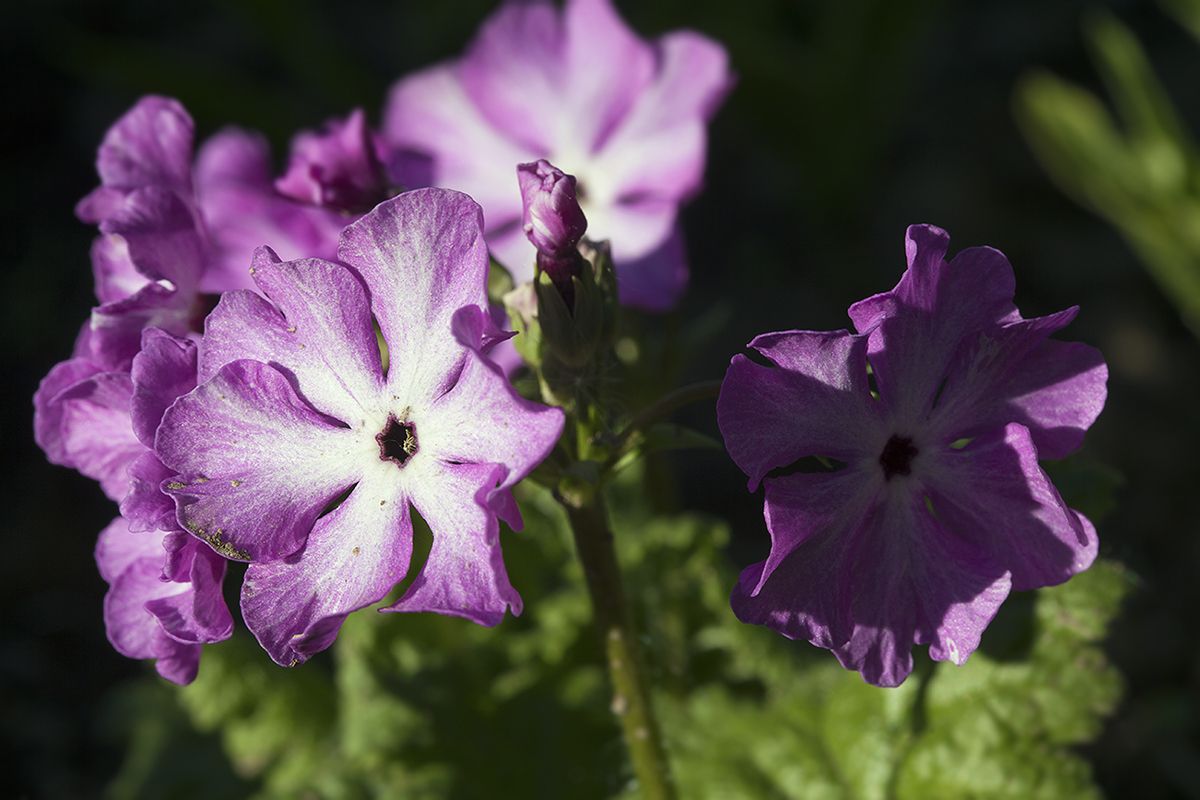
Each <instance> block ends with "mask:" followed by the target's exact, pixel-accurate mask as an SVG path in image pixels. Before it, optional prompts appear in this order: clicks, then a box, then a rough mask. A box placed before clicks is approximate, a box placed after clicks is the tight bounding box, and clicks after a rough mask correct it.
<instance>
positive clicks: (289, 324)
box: [201, 247, 383, 424]
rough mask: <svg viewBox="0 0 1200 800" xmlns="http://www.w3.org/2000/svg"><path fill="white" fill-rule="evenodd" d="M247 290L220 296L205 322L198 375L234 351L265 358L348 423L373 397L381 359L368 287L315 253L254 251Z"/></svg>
mask: <svg viewBox="0 0 1200 800" xmlns="http://www.w3.org/2000/svg"><path fill="white" fill-rule="evenodd" d="M253 272H254V280H255V282H256V283H257V284H258V287H259V289H260V290H261V292H262V293H263V294H265V295H266V296H267V297H269V298H270V299H271V302H272V303H274V304H275V306H276V308H272V307H271V306H270V305H269V304H268V303H266V302H265V301H263V300H262V298H261V297H258V296H257V295H254V294H251V293H249V292H229V293H226V294H225V296H223V297H222V298H221V302H220V303H219V304H218V305H217V308H216V309H214V310H213V312H212V313H211V314H210V315H209V318H208V321H207V323H206V325H205V334H204V348H203V353H202V356H201V377H202V378H205V379H207V377H209V376H211V375H213V374H215V373H216V372H217V371H218V370H219V369H220V368H221V367H222V366H224V365H225V364H228V363H230V362H233V361H236V360H238V359H252V360H254V361H260V362H263V363H270V364H271V365H272V366H274V367H275V368H276V369H278V370H279V371H281V372H282V373H284V374H285V375H287V376H288V379H289V380H290V382H291V383H292V387H293V388H294V389H295V390H296V392H297V394H299V395H300V396H301V397H303V398H304V399H305V400H307V401H308V402H309V403H310V404H312V406H313V407H314V408H315V409H317V410H318V411H321V412H322V413H325V414H329V415H330V416H332V417H334V418H335V419H338V420H340V421H342V422H345V423H347V424H353V423H355V422H357V421H358V420H359V419H360V417H361V416H362V413H363V409H365V408H375V407H376V406H377V405H378V398H379V392H380V388H381V386H382V379H381V376H382V374H383V366H382V363H381V361H380V353H379V343H378V341H377V340H376V338H375V330H374V327H373V326H372V324H371V308H370V305H369V303H368V301H367V293H366V288H365V287H364V286H363V284H362V281H361V280H360V279H359V278H358V276H357V275H355V274H354V273H353V272H352V271H351V270H348V269H346V268H345V267H344V266H342V265H340V264H334V263H331V262H328V261H322V260H320V259H315V258H314V259H301V260H298V261H288V262H280V260H279V258H278V257H277V256H276V255H275V253H273V252H272V251H271V250H270V248H265V247H264V248H260V249H259V250H258V251H257V252H256V253H255V254H254V267H253Z"/></svg>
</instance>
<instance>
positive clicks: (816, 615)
mask: <svg viewBox="0 0 1200 800" xmlns="http://www.w3.org/2000/svg"><path fill="white" fill-rule="evenodd" d="M862 478H863V476H862V474H861V473H860V472H859V470H856V469H847V470H842V471H840V472H835V473H826V474H809V475H805V474H796V475H789V476H787V477H784V478H779V479H778V480H768V481H767V499H766V504H765V516H766V520H767V528H768V529H769V530H770V532H771V554H770V556H769V557H768V559H767V560H766V561H764V562H761V563H759V564H755V565H753V566H751V567H747V568H746V569H745V570H743V571H742V574H741V576H740V578H739V579H738V585H737V588H736V589H735V590H734V593H733V598H732V600H731V604H732V606H733V612H734V613H735V614H736V615H737V617H738V619H740V620H741V621H742V622H749V623H753V624H756V625H766V626H767V627H769V628H771V629H772V630H775V631H778V632H779V633H782V634H783V635H785V636H787V637H789V638H792V639H806V640H808V641H810V642H812V643H813V644H815V645H817V646H819V647H830V648H832V647H840V646H841V645H843V644H845V643H846V642H847V641H849V639H850V635H851V634H852V633H853V631H854V620H853V618H852V617H851V605H852V601H853V597H852V596H851V594H850V590H851V585H852V576H851V575H850V573H849V570H850V568H851V567H852V566H853V564H854V560H855V558H854V554H855V552H856V551H857V550H858V549H859V548H860V547H862V546H864V544H863V542H862V532H863V529H864V527H869V525H870V523H871V520H872V519H873V517H874V516H875V515H877V514H878V513H879V509H878V507H879V503H880V500H879V495H880V487H878V486H874V485H872V484H871V483H870V482H867V483H864V481H863V479H862Z"/></svg>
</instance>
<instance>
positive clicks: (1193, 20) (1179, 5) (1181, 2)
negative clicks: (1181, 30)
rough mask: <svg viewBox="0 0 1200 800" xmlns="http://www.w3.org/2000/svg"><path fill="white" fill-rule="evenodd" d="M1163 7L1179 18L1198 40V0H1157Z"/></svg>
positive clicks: (1199, 4) (1199, 5)
mask: <svg viewBox="0 0 1200 800" xmlns="http://www.w3.org/2000/svg"><path fill="white" fill-rule="evenodd" d="M1159 2H1160V4H1161V5H1162V7H1163V8H1165V9H1166V10H1167V11H1169V12H1170V13H1171V14H1172V15H1174V17H1175V18H1176V19H1177V20H1179V22H1180V24H1181V25H1183V26H1184V27H1185V28H1187V29H1188V30H1189V31H1191V33H1192V36H1195V37H1196V40H1197V41H1200V0H1159Z"/></svg>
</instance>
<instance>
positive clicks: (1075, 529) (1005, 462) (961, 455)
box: [923, 423, 1097, 591]
mask: <svg viewBox="0 0 1200 800" xmlns="http://www.w3.org/2000/svg"><path fill="white" fill-rule="evenodd" d="M931 455H932V456H933V458H932V459H931V460H930V462H929V463H928V465H927V466H925V467H923V475H928V479H927V487H928V491H929V496H930V500H931V502H932V504H933V509H934V513H936V514H937V516H938V518H939V519H941V520H942V521H943V522H944V523H945V525H946V526H947V527H948V528H949V529H950V530H952V531H954V532H955V533H956V534H957V535H958V536H959V537H960V538H961V539H963V540H964V541H966V542H969V543H970V544H972V545H973V546H975V547H978V548H980V549H982V550H986V551H987V552H989V553H990V554H991V555H992V557H993V558H994V559H995V560H996V561H997V563H999V564H1001V565H1003V566H1004V568H1005V569H1007V570H1009V571H1010V572H1011V573H1012V584H1013V588H1014V589H1016V590H1018V591H1024V590H1026V589H1036V588H1039V587H1042V586H1054V585H1056V584H1059V583H1062V582H1063V581H1065V580H1066V579H1067V578H1069V577H1071V576H1072V575H1074V574H1076V573H1078V572H1082V571H1083V570H1085V569H1087V568H1088V567H1089V566H1091V564H1092V561H1093V560H1095V558H1096V552H1097V540H1096V535H1095V530H1094V529H1092V528H1091V523H1087V525H1086V526H1085V524H1084V523H1085V521H1086V520H1085V519H1084V518H1083V517H1082V516H1081V515H1079V514H1078V513H1077V512H1074V511H1072V510H1071V509H1069V508H1067V507H1066V505H1065V504H1064V503H1063V501H1062V498H1061V497H1059V494H1058V491H1057V490H1056V489H1055V488H1054V485H1053V484H1052V483H1050V479H1049V478H1047V477H1046V473H1045V472H1043V471H1042V469H1041V468H1040V467H1039V466H1038V450H1037V448H1036V447H1035V446H1034V444H1033V440H1032V438H1031V436H1030V433H1029V429H1028V428H1026V427H1025V426H1024V425H1020V424H1017V423H1012V424H1010V425H1007V426H1005V427H1004V428H1002V429H1000V430H997V431H993V432H990V433H987V434H984V435H982V436H980V437H979V438H977V439H975V441H973V442H971V443H970V444H968V445H967V446H966V447H964V448H963V449H962V450H951V449H944V450H940V451H935V452H934V453H932V454H931Z"/></svg>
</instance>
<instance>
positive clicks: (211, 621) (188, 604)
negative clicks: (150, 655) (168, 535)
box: [146, 539, 233, 644]
mask: <svg viewBox="0 0 1200 800" xmlns="http://www.w3.org/2000/svg"><path fill="white" fill-rule="evenodd" d="M186 548H187V549H186V551H185V552H184V553H181V554H178V555H177V556H176V558H180V559H182V560H183V561H184V562H186V563H188V564H190V567H189V569H188V572H187V576H188V582H187V583H186V584H184V585H185V586H187V587H188V590H187V591H186V592H176V593H174V594H164V595H161V596H158V597H154V598H151V599H149V600H148V601H147V602H146V611H148V612H150V613H151V614H153V615H154V617H155V618H156V619H157V620H158V624H159V625H160V626H161V627H162V629H163V631H164V632H165V633H166V634H167V635H168V636H170V637H171V638H172V639H174V640H175V641H177V642H181V643H183V644H207V643H209V642H223V641H225V640H226V639H228V638H229V637H230V635H231V634H232V633H233V617H232V616H231V615H230V613H229V608H228V607H227V606H226V605H225V598H224V597H223V596H222V595H221V582H222V581H223V580H224V579H225V559H223V558H221V557H220V556H219V555H217V554H216V553H214V552H213V551H212V550H210V549H209V548H208V547H206V546H205V545H204V544H202V543H201V542H199V541H197V540H195V539H191V540H189V541H188V543H187V545H186ZM159 550H160V551H161V550H162V546H161V545H160V546H159Z"/></svg>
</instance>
